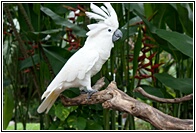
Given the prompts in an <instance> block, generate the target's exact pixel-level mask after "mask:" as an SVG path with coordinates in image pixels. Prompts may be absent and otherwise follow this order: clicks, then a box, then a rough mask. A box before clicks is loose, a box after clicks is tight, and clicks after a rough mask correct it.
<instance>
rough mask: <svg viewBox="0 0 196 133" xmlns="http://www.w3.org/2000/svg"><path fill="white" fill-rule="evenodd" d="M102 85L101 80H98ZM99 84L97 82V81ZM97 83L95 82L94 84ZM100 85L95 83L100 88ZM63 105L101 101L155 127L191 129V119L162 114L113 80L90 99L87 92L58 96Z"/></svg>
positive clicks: (107, 106)
mask: <svg viewBox="0 0 196 133" xmlns="http://www.w3.org/2000/svg"><path fill="white" fill-rule="evenodd" d="M100 83H101V84H102V85H103V81H101V82H100ZM98 84H99V83H98ZM96 85H97V84H96ZM102 85H100V86H99V85H97V86H99V87H98V88H100V87H101V86H102ZM60 98H61V101H62V103H63V105H64V106H65V107H66V106H75V105H84V104H96V103H102V106H103V107H104V108H110V109H114V110H119V111H123V112H127V113H129V114H131V115H133V116H136V117H138V118H141V119H143V120H145V121H148V122H149V123H151V124H152V125H153V126H155V127H156V128H157V129H163V130H192V129H193V121H192V120H182V119H179V118H175V117H172V116H170V115H167V114H164V113H163V112H161V111H159V110H157V109H155V108H153V107H152V106H150V105H147V104H145V103H142V102H140V101H138V100H136V99H134V98H132V97H130V96H128V95H127V94H125V93H124V92H122V91H121V90H119V89H118V88H117V86H116V84H115V83H114V82H111V83H110V84H109V85H108V87H107V88H106V89H105V90H102V91H99V92H97V93H94V94H93V95H92V96H91V98H90V99H87V94H81V95H79V96H78V97H75V98H72V99H69V98H66V97H64V96H63V95H61V96H60Z"/></svg>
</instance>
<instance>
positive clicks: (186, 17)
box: [176, 3, 193, 37]
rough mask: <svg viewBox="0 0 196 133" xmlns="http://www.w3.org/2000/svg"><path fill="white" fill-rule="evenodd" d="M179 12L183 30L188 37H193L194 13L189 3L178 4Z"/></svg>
mask: <svg viewBox="0 0 196 133" xmlns="http://www.w3.org/2000/svg"><path fill="white" fill-rule="evenodd" d="M176 7H177V11H178V14H179V18H180V21H181V23H182V26H183V29H184V31H185V33H186V34H187V35H190V36H191V37H192V36H193V12H192V11H191V9H190V6H189V4H188V3H177V4H176Z"/></svg>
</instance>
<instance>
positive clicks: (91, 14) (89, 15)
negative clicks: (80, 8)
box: [85, 12, 105, 20]
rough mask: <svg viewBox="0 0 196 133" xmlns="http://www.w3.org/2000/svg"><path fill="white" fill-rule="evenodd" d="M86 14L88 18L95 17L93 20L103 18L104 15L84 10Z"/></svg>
mask: <svg viewBox="0 0 196 133" xmlns="http://www.w3.org/2000/svg"><path fill="white" fill-rule="evenodd" d="M85 13H86V15H87V16H88V17H89V18H90V19H95V20H105V18H104V17H102V16H100V15H98V14H95V13H92V12H85Z"/></svg>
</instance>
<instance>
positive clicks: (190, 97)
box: [134, 87, 193, 103]
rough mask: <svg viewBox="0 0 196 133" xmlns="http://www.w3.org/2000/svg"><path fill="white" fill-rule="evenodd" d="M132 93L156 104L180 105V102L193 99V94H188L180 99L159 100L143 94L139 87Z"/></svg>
mask: <svg viewBox="0 0 196 133" xmlns="http://www.w3.org/2000/svg"><path fill="white" fill-rule="evenodd" d="M134 91H135V92H139V93H141V94H142V95H143V96H144V97H146V98H148V99H151V100H154V101H157V102H161V103H180V102H184V101H189V100H191V99H193V94H189V95H186V96H184V97H181V98H174V99H165V98H159V97H156V96H153V95H150V94H148V93H147V92H145V91H144V90H143V89H142V88H141V87H138V88H136V89H134Z"/></svg>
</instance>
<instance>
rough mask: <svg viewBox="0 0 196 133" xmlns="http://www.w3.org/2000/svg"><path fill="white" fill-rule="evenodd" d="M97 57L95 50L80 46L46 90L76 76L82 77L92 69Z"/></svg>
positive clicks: (72, 79) (70, 80)
mask: <svg viewBox="0 0 196 133" xmlns="http://www.w3.org/2000/svg"><path fill="white" fill-rule="evenodd" d="M98 59H99V54H98V52H97V51H96V50H85V49H84V48H81V49H80V50H79V51H78V52H76V53H75V54H74V55H73V56H72V57H71V58H70V59H69V60H68V61H67V62H66V64H65V65H64V66H63V68H62V69H61V70H60V72H59V73H58V74H57V76H56V77H55V78H54V79H53V81H52V82H51V83H50V85H49V86H48V88H47V91H51V90H53V89H55V88H57V87H60V86H61V84H62V83H63V82H72V81H74V80H75V79H76V78H78V79H84V77H85V75H86V73H87V72H88V71H89V70H91V69H92V67H93V66H94V65H95V63H96V62H97V61H98Z"/></svg>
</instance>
